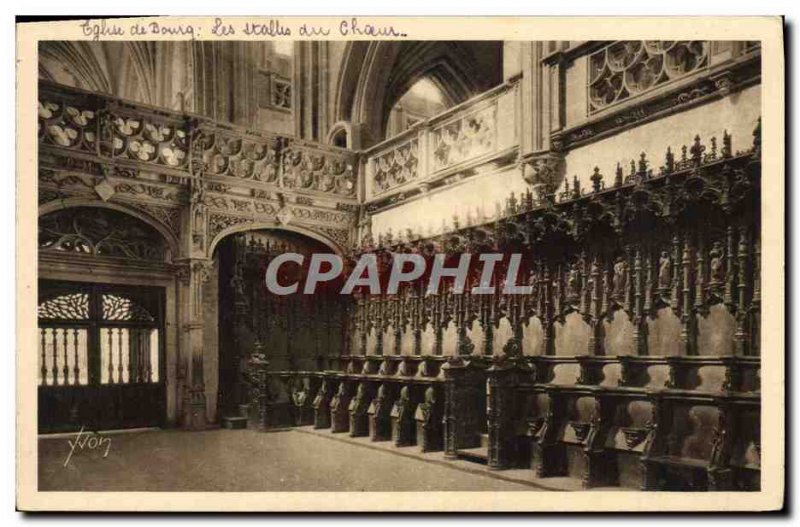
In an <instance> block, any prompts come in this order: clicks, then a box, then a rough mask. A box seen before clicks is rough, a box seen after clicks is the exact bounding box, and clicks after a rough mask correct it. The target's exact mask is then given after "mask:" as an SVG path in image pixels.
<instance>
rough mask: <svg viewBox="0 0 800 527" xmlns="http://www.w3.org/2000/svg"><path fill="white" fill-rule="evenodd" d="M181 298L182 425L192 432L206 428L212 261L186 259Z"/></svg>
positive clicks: (181, 278) (180, 273) (181, 277)
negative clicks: (206, 297) (206, 307)
mask: <svg viewBox="0 0 800 527" xmlns="http://www.w3.org/2000/svg"><path fill="white" fill-rule="evenodd" d="M181 264H182V267H181V270H180V272H179V278H180V280H179V288H178V299H179V302H180V306H181V312H180V321H181V322H180V323H181V326H180V327H181V329H182V331H181V336H180V349H181V350H182V353H181V362H180V365H179V369H180V377H181V379H182V381H183V383H182V394H181V399H182V405H181V426H182V427H184V428H189V429H192V430H202V429H204V428H205V427H206V393H205V390H206V388H205V380H204V378H203V377H204V376H203V348H204V346H203V329H204V326H205V325H204V322H203V286H204V284H205V283H206V282H207V281H208V277H209V272H210V268H211V262H209V261H208V260H205V259H191V258H190V259H187V260H185V261H183V262H181Z"/></svg>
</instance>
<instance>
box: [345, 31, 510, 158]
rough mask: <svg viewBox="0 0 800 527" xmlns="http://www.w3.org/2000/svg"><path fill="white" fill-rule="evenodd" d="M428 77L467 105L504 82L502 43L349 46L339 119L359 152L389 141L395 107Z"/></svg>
mask: <svg viewBox="0 0 800 527" xmlns="http://www.w3.org/2000/svg"><path fill="white" fill-rule="evenodd" d="M423 77H428V78H430V79H431V80H432V81H433V82H434V83H435V84H436V85H437V86H438V87H439V88H440V89H441V91H442V93H443V94H444V95H445V97H446V99H448V101H449V103H450V105H455V104H459V103H461V102H464V101H465V100H467V99H469V98H470V97H473V96H475V95H477V94H479V93H481V92H483V91H486V90H488V89H489V88H492V87H493V86H496V85H497V84H500V83H501V82H502V43H498V42H468V41H463V42H462V41H457V42H444V41H426V42H422V41H410V42H399V41H377V42H361V41H358V42H348V44H347V48H346V50H345V53H344V59H343V62H342V68H341V70H340V75H339V80H338V83H337V94H336V108H335V116H336V119H337V120H340V121H349V122H350V123H351V128H352V135H353V137H352V139H351V143H352V145H353V148H356V149H358V148H366V147H369V146H371V145H373V144H375V143H378V142H380V141H382V140H383V138H384V136H385V127H386V116H387V115H388V112H389V110H390V109H391V107H392V105H393V104H394V103H395V102H396V101H397V99H398V98H400V97H401V96H402V95H403V93H405V91H406V90H408V88H409V87H411V86H412V85H413V84H414V83H415V82H417V81H418V80H419V79H421V78H423Z"/></svg>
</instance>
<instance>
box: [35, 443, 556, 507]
mask: <svg viewBox="0 0 800 527" xmlns="http://www.w3.org/2000/svg"><path fill="white" fill-rule="evenodd" d="M106 437H108V438H110V439H111V442H110V446H109V447H108V455H107V457H104V453H105V450H106V444H103V445H100V446H99V447H98V448H95V449H89V448H88V445H87V448H84V449H83V450H80V449H78V448H76V449H75V451H74V453H73V454H72V457H71V458H70V459H69V462H68V463H66V466H65V461H66V460H67V457H68V456H69V454H70V450H71V449H70V444H69V442H68V441H69V440H70V439H72V440H74V436H72V437H66V436H60V437H47V436H42V437H41V438H40V439H39V489H40V490H91V491H240V492H246V491H426V490H439V491H448V490H450V491H458V490H466V491H479V490H498V491H500V490H528V491H529V490H537V486H536V485H535V482H532V481H529V479H530V474H529V473H530V472H532V471H519V472H522V473H523V475H522V476H519V475H514V474H513V472H517V471H502V472H489V470H488V469H487V468H486V467H484V466H482V465H476V464H472V463H468V464H467V465H472V466H467V465H464V463H466V462H463V461H460V462H459V461H456V462H452V461H446V460H444V457H443V455H442V453H441V452H436V453H430V454H419V452H418V450H417V449H416V447H408V448H407V449H394V448H393V447H391V445H390V443H388V442H386V443H383V444H377V443H373V444H372V445H371V446H370V445H365V444H359V443H360V442H363V441H364V440H362V439H361V438H359V439H355V440H350V439H349V438H346V434H344V435H342V434H336V435H335V436H334V435H332V434H331V433H330V432H329V431H316V432H315V431H311V430H310V429H300V430H286V431H280V432H269V433H258V432H254V431H251V430H209V431H205V432H183V431H178V430H157V431H140V432H130V433H123V434H115V435H108V436H106ZM375 445H379V446H377V447H376V446H375ZM96 446H97V445H96ZM403 451H405V453H404V452H403ZM507 472H508V474H507ZM500 478H502V479H500ZM559 479H562V478H559ZM563 479H566V478H563ZM570 487H572V484H569V485H565V488H564V489H563V490H567V489H568V488H570ZM539 488H540V487H539ZM570 490H571V489H570Z"/></svg>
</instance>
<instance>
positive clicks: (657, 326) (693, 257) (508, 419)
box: [249, 129, 760, 490]
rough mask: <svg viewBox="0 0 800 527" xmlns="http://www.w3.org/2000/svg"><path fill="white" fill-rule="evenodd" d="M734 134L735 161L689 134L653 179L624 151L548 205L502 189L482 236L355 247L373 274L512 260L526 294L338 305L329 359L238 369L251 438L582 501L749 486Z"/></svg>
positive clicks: (754, 237) (752, 243)
mask: <svg viewBox="0 0 800 527" xmlns="http://www.w3.org/2000/svg"><path fill="white" fill-rule="evenodd" d="M754 136H755V141H754V145H753V148H752V149H750V150H747V151H744V152H733V151H732V150H731V146H730V145H731V139H730V136H728V135H727V134H726V136H725V137H723V139H722V145H721V147H718V146H717V142H716V139H712V140H711V146H710V147H707V146H706V145H703V144H702V143H701V140H700V138H699V137H696V138H695V140H694V142H693V144H692V145H691V146H689V147H684V148H683V150H682V152H681V154H680V157H679V158H676V157H675V156H674V155H673V153H672V152H671V151H668V152H667V154H666V158H665V161H664V165H663V166H661V167H660V168H657V169H653V168H651V165H650V161H649V160H648V159H647V157H646V156H645V155H644V154H642V155H641V156H639V159H638V161H637V162H631V168H630V171H629V172H628V173H625V172H624V171H623V169H622V168H621V167H618V169H617V172H616V174H615V175H614V177H613V179H612V181H611V182H610V183H608V184H605V181H604V178H603V176H602V175H601V174H600V173H599V171H595V173H594V174H593V175H592V178H591V180H592V188H591V189H590V190H588V191H587V190H584V189H582V188H580V187H579V185H578V183H577V178H576V180H575V184H574V185H573V186H570V185H569V182H567V183H566V185H565V186H564V189H565V190H563V191H562V192H561V193H560V194H559V195H555V193H553V192H550V193H548V192H546V191H545V192H543V193H542V194H541V195H540V196H534V195H532V194H531V193H528V194H525V195H523V196H521V197H519V198H517V197H515V196H513V195H512V196H511V197H510V198H509V199H508V201H507V204H506V209H505V211H504V214H503V216H502V217H501V218H498V219H497V220H495V221H492V222H490V223H487V224H483V225H475V226H469V227H461V228H455V229H454V230H453V231H452V232H448V233H444V234H442V235H438V236H435V237H428V238H423V237H416V236H414V235H413V233H409V235H407V236H405V237H404V238H403V239H402V240H400V241H397V240H393V239H387V238H384V239H382V240H380V242H379V243H378V244H376V245H371V243H372V242H371V240H366V244H365V246H364V247H362V248H361V252H373V253H375V254H377V256H378V258H379V260H380V261H384V262H385V261H386V258H387V255H388V254H389V252H390V251H391V252H413V253H418V254H422V255H425V256H430V255H432V254H434V253H436V252H446V253H449V254H459V253H463V252H471V253H480V252H504V251H505V252H522V253H525V254H528V255H530V256H531V257H532V260H533V262H534V264H533V265H532V266H530V268H529V269H528V270H527V273H528V276H527V282H526V283H528V284H531V285H532V286H533V292H532V293H531V294H527V295H503V294H500V293H497V294H495V295H470V294H466V293H465V294H463V295H455V294H452V293H450V292H446V291H443V292H440V293H439V294H424V293H423V292H422V291H423V290H422V288H421V287H420V285H419V284H415V283H411V284H409V285H407V286H406V287H405V288H404V289H401V290H400V291H399V292H398V294H397V295H377V296H367V295H356V297H355V298H354V299H353V300H352V305H349V306H344V305H342V306H341V308H342V309H344V310H346V312H347V313H348V320H347V322H346V323H345V326H346V327H345V328H344V329H345V330H344V331H341V332H340V336H341V337H340V338H341V339H342V346H343V350H344V353H342V354H340V355H336V356H333V355H324V356H323V355H320V356H319V357H318V359H319V360H318V361H317V363H318V364H323V363H324V364H325V366H324V367H322V368H319V369H317V370H316V371H313V369H310V370H305V371H300V370H294V371H292V370H289V371H269V372H264V373H262V374H260V375H261V377H259V376H258V375H255V378H256V379H260V380H259V381H258V382H256V383H255V384H251V393H253V394H254V397H253V398H252V399H251V400H250V404H251V405H256V406H257V407H258V408H259V410H258V411H257V412H256V413H255V415H257V416H258V418H257V419H256V420H255V422H252V423H251V425H252V426H256V427H261V428H265V427H269V426H291V425H295V424H307V425H310V426H313V427H314V428H316V429H330V431H331V432H332V433H343V434H349V435H351V436H369V437H370V439H371V440H372V441H393V442H394V444H395V445H396V446H398V447H413V448H417V449H419V450H421V451H424V452H425V451H437V450H440V451H442V452H443V455H444V456H446V457H452V458H463V459H468V460H473V461H477V462H480V463H485V464H487V465H488V466H489V467H490V468H493V469H504V468H512V467H515V468H520V467H530V468H531V469H532V470H535V472H536V474H537V476H538V477H541V478H547V477H554V476H572V477H578V478H581V479H582V481H583V484H584V486H586V487H595V486H614V485H621V486H626V487H634V488H641V489H646V490H647V489H686V490H723V489H756V488H758V485H759V458H760V436H759V425H758V424H759V422H760V421H759V413H760V398H759V390H760V388H759V371H760V370H759V367H760V361H759V349H758V341H759V339H758V333H759V302H760V287H759V278H758V277H759V269H758V262H759V251H760V249H759V235H758V233H759V221H758V220H759V210H758V204H759V196H758V192H759V184H760V182H759V178H760V162H759V158H760V151H759V144H760V130H759V129H756V131H755V132H754ZM498 289H499V288H498ZM467 290H469V288H468V289H467ZM252 369H253V368H250V370H249V371H252ZM251 377H252V374H251ZM264 377H266V378H267V379H270V380H266V381H265V380H264V379H263V378H264ZM251 415H253V414H251ZM276 416H282V417H280V418H279V419H277V421H276Z"/></svg>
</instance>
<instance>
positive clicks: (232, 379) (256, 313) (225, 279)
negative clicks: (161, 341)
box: [204, 226, 349, 423]
mask: <svg viewBox="0 0 800 527" xmlns="http://www.w3.org/2000/svg"><path fill="white" fill-rule="evenodd" d="M250 227H254V226H250ZM284 252H297V253H300V254H303V255H304V256H305V261H306V263H307V262H308V261H309V260H310V255H311V254H313V253H319V252H325V253H331V252H334V253H338V248H337V247H335V246H334V245H333V244H331V243H330V242H328V241H326V240H323V239H320V237H319V236H316V235H314V236H311V235H309V234H308V233H299V232H297V230H296V229H292V230H290V229H286V228H282V227H278V228H276V227H274V226H272V227H267V228H247V229H239V230H237V231H235V232H228V234H227V235H225V236H223V237H222V238H221V239H219V240H217V241H216V242H215V244H214V257H213V258H214V261H215V265H216V266H217V268H218V273H216V275H217V276H216V277H215V278H214V279H212V280H210V281H209V282H208V283H206V284H205V287H206V291H205V292H204V298H205V299H206V308H205V309H206V310H208V309H210V306H211V305H212V304H214V305H215V306H216V307H217V313H216V318H217V324H216V327H217V332H216V333H215V332H214V331H210V332H209V331H207V332H206V334H205V335H204V338H205V339H206V342H205V346H206V347H210V346H212V345H214V346H216V347H217V349H218V361H217V372H218V375H217V379H215V380H214V381H212V383H214V384H216V383H218V387H219V388H218V389H216V387H215V391H216V392H217V393H218V394H219V395H218V399H217V407H218V409H219V410H218V414H219V416H220V418H221V419H223V420H226V421H228V422H230V423H232V422H236V421H237V420H242V419H244V418H247V417H248V416H249V414H248V412H249V411H250V409H251V407H250V406H248V405H250V404H251V403H252V402H253V401H252V400H251V398H250V397H249V393H250V385H249V383H248V379H251V378H252V375H251V373H252V371H251V370H252V368H253V361H254V358H255V359H257V360H260V359H258V357H260V358H261V359H263V360H264V361H265V364H266V366H265V367H266V368H267V369H268V371H286V370H298V369H299V370H304V371H308V370H317V369H324V368H325V367H327V366H328V363H329V361H331V360H332V359H333V358H334V357H337V356H338V355H339V354H340V353H341V352H342V349H343V346H344V342H345V335H344V331H345V330H346V319H345V314H346V310H345V309H344V308H343V307H342V306H341V305H340V303H341V302H346V301H348V300H349V299H348V298H342V295H339V294H338V289H337V290H335V291H334V290H333V289H331V290H328V291H325V290H318V293H319V294H315V295H313V296H310V295H303V294H302V292H301V291H302V288H301V290H300V291H298V293H297V294H295V295H288V296H283V297H278V296H276V295H273V294H272V293H270V292H269V291H268V290H267V289H266V287H264V273H265V269H266V266H267V265H268V262H269V261H270V260H271V259H272V258H274V257H275V256H277V255H278V254H282V253H284ZM285 267H286V269H284V268H282V269H281V270H282V271H284V270H286V271H287V272H286V274H285V275H284V273H281V275H280V276H281V277H280V278H279V281H283V280H285V279H288V280H294V279H296V277H295V275H294V274H293V273H295V272H296V271H298V270H299V268H298V267H296V266H293V265H288V266H285ZM321 289H322V288H321ZM205 325H206V327H210V326H211V320H210V319H209V318H208V317H206V319H205ZM211 338H216V340H217V343H214V344H212V343H211V342H210V341H209V339H211ZM207 360H208V356H207ZM209 381H211V379H207V382H209ZM276 397H277V398H278V399H279V400H278V401H276V404H277V405H281V404H284V405H286V404H288V403H289V402H288V400H283V399H281V396H280V395H276ZM252 409H253V410H254V411H255V406H254V405H253V407H252ZM284 410H285V411H286V412H288V411H289V408H288V407H287V408H283V410H281V409H280V408H278V407H277V406H276V410H275V411H276V412H281V411H284ZM254 419H255V417H254Z"/></svg>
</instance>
